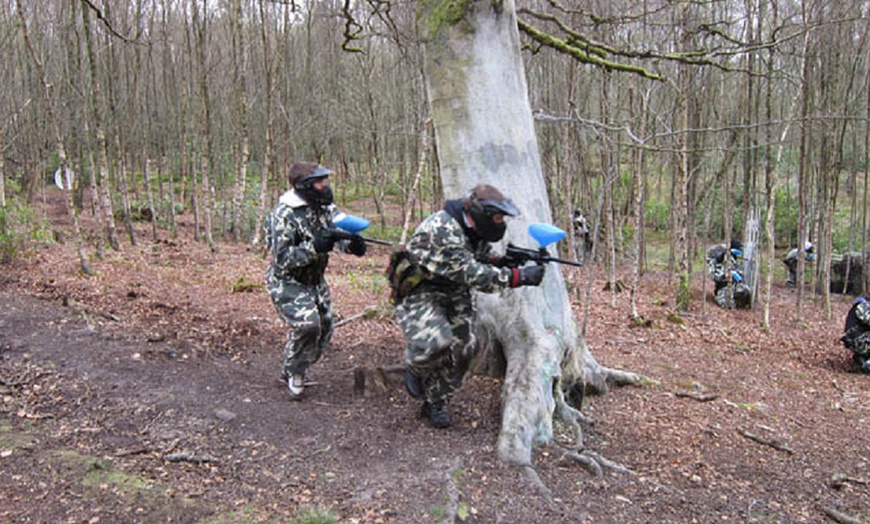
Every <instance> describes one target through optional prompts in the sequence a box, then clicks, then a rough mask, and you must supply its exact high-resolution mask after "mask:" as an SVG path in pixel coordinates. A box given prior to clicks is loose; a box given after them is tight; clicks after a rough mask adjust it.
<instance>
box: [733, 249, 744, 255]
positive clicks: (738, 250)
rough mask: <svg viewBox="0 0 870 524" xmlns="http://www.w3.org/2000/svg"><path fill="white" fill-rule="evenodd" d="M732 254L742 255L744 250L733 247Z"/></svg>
mask: <svg viewBox="0 0 870 524" xmlns="http://www.w3.org/2000/svg"><path fill="white" fill-rule="evenodd" d="M731 254H732V255H734V256H735V257H742V256H743V250H742V249H737V248H731Z"/></svg>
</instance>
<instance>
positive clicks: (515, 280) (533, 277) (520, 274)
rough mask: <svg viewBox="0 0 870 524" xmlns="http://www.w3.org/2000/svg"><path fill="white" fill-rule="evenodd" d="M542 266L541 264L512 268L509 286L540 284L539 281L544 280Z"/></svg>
mask: <svg viewBox="0 0 870 524" xmlns="http://www.w3.org/2000/svg"><path fill="white" fill-rule="evenodd" d="M544 267H545V266H543V265H540V266H538V265H534V266H526V267H521V268H514V270H513V277H512V278H511V287H520V286H537V285H540V283H541V281H542V280H544Z"/></svg>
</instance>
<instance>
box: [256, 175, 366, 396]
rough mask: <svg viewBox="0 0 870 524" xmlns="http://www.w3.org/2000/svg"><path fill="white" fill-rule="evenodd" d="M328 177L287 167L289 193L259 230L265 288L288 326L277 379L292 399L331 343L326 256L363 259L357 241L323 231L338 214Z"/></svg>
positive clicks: (363, 249)
mask: <svg viewBox="0 0 870 524" xmlns="http://www.w3.org/2000/svg"><path fill="white" fill-rule="evenodd" d="M330 174H332V171H330V170H329V169H327V168H325V167H323V166H320V165H318V164H315V163H311V162H299V163H296V164H293V166H292V167H291V168H290V175H289V182H290V186H291V189H290V190H289V191H287V192H285V193H284V194H283V195H281V197H280V199H279V200H278V205H276V206H275V208H274V209H273V210H272V212H271V213H270V214H269V216H268V217H267V218H266V220H265V223H264V225H263V228H264V231H263V236H264V238H265V239H266V244H267V246H268V248H269V250H270V251H271V255H272V259H271V263H270V264H269V267H268V268H267V269H266V288H267V289H268V290H269V295H270V297H271V299H272V303H273V304H274V306H275V309H276V310H277V311H278V316H280V317H281V320H283V321H284V322H285V323H286V324H287V325H289V326H290V333H289V336H288V340H287V344H286V346H285V347H284V364H283V367H282V369H281V377H282V380H283V381H285V382H286V384H287V389H288V390H289V391H290V395H291V397H292V398H293V399H299V398H300V396H301V395H302V392H303V391H304V388H305V375H306V373H307V372H308V369H309V367H310V366H311V365H312V364H313V363H315V362H317V361H318V360H320V357H321V356H323V352H324V350H325V349H326V347H327V346H328V345H329V341H330V339H331V338H332V332H333V315H332V298H331V296H330V292H329V285H328V284H327V282H326V279H325V277H324V272H325V271H326V266H327V264H328V262H329V252H330V251H332V249H333V248H334V247H336V246H338V247H339V249H341V250H342V251H345V252H347V253H351V254H353V255H356V256H360V257H361V256H363V255H365V253H366V244H365V241H364V240H363V239H362V237H360V236H359V235H354V236H353V237H352V238H351V240H341V241H338V240H336V239H335V238H333V237H332V236H331V235H330V233H329V231H328V229H329V228H333V227H334V225H333V219H334V218H335V216H336V214H337V213H338V210H337V209H336V207H335V205H333V203H332V189H331V188H330V187H329V175H330Z"/></svg>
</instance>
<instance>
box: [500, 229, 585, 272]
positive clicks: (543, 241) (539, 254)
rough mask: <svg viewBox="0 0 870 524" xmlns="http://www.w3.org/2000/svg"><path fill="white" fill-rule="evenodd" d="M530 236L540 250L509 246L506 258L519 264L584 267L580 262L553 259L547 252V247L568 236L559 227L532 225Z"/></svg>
mask: <svg viewBox="0 0 870 524" xmlns="http://www.w3.org/2000/svg"><path fill="white" fill-rule="evenodd" d="M529 236H531V237H532V238H533V239H535V241H536V242H537V243H538V245H540V246H541V247H540V248H538V249H528V248H524V247H517V246H515V245H513V244H508V246H507V251H506V252H505V257H506V258H510V259H511V260H515V261H517V262H518V263H524V262H535V263H536V264H546V263H547V262H558V263H559V264H567V265H569V266H575V267H583V264H581V263H579V262H574V261H573V260H565V259H562V258H556V257H552V256H550V253H548V252H547V246H549V245H550V244H552V243H553V242H558V241H560V240H562V239H563V238H565V236H566V233H565V232H564V231H562V230H561V229H559V228H558V227H556V226H554V225H552V224H544V223H537V224H530V225H529Z"/></svg>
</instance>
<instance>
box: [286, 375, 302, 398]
mask: <svg viewBox="0 0 870 524" xmlns="http://www.w3.org/2000/svg"><path fill="white" fill-rule="evenodd" d="M287 389H288V390H289V391H290V396H291V397H293V398H294V399H296V398H299V397H300V396H302V392H303V391H304V390H305V375H303V374H302V373H294V374H293V375H290V378H288V379H287Z"/></svg>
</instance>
